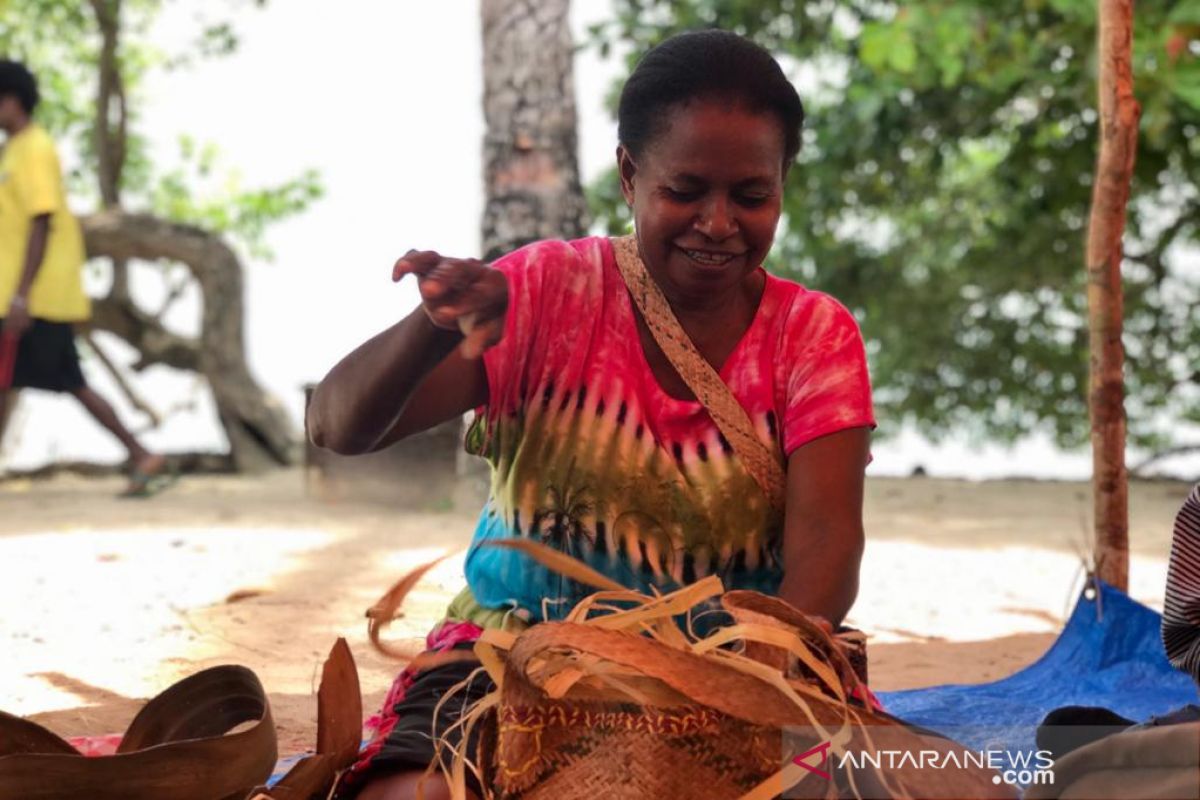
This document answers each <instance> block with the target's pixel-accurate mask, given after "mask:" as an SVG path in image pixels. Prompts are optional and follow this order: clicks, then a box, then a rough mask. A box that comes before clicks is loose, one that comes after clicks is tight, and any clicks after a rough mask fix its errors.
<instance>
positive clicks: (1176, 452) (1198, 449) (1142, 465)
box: [1131, 442, 1200, 475]
mask: <svg viewBox="0 0 1200 800" xmlns="http://www.w3.org/2000/svg"><path fill="white" fill-rule="evenodd" d="M1188 453H1200V442H1193V443H1192V444H1182V445H1179V446H1177V447H1168V448H1167V449H1166V450H1159V451H1158V452H1157V453H1151V454H1150V455H1149V456H1147V457H1146V458H1143V459H1142V460H1141V461H1139V462H1138V463H1137V464H1135V465H1134V466H1133V469H1132V470H1131V471H1132V472H1133V473H1134V474H1135V475H1137V474H1140V473H1141V472H1143V471H1144V470H1145V469H1146V467H1149V466H1150V465H1151V464H1156V463H1158V462H1159V461H1162V460H1164V459H1168V458H1172V457H1174V456H1182V455H1187V454H1188Z"/></svg>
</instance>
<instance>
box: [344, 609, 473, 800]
mask: <svg viewBox="0 0 1200 800" xmlns="http://www.w3.org/2000/svg"><path fill="white" fill-rule="evenodd" d="M482 633H483V628H481V627H479V626H478V625H476V624H474V623H472V622H453V621H450V620H446V621H444V622H442V623H440V624H439V625H437V626H436V627H434V629H433V630H431V631H430V632H429V635H428V636H426V637H425V647H426V649H428V650H431V651H434V652H439V651H442V650H448V649H450V648H451V647H454V646H455V645H457V644H463V643H466V642H473V641H475V640H476V639H478V638H479V637H480V635H481V634H482ZM416 677H417V673H416V672H414V671H413V670H412V669H411V668H407V667H406V668H405V669H404V670H403V671H402V672H401V673H400V674H399V675H397V676H396V680H395V681H393V682H392V688H391V689H389V690H388V693H387V697H385V698H384V700H383V706H382V707H381V708H380V710H379V713H377V714H373V715H372V716H370V717H368V718H367V721H366V722H365V723H364V724H363V729H364V730H365V731H367V732H368V733H369V734H370V737H371V740H370V741H369V742H367V744H366V745H365V746H364V747H363V749H362V752H361V753H359V758H358V761H357V762H355V764H354V766H353V767H351V768H350V772H349V774H348V775H346V776H345V781H346V782H347V783H348V784H353V783H354V777H355V775H356V774H361V773H362V772H364V771H365V770H366V769H367V767H368V766H369V765H370V763H371V760H372V759H373V758H374V757H375V756H376V755H378V753H379V751H380V749H381V748H382V747H383V743H384V741H385V740H386V739H387V737H388V734H389V733H391V732H392V729H393V728H395V727H396V722H397V720H398V719H399V717H397V716H396V712H395V711H394V710H393V709H395V707H396V704H397V703H399V702H400V701H401V700H403V699H404V694H405V692H407V691H408V687H410V686H412V684H413V681H415V680H416Z"/></svg>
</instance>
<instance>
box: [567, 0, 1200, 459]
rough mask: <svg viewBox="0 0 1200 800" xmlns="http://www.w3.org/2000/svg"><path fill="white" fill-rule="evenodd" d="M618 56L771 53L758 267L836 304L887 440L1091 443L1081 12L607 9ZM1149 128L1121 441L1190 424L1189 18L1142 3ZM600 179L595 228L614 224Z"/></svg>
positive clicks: (601, 29) (1129, 299) (1197, 35)
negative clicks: (773, 237) (773, 167)
mask: <svg viewBox="0 0 1200 800" xmlns="http://www.w3.org/2000/svg"><path fill="white" fill-rule="evenodd" d="M616 9H617V13H616V18H615V19H614V20H613V21H612V22H611V23H609V24H607V25H602V26H598V27H597V28H596V29H595V30H594V31H593V35H594V40H595V43H597V44H599V45H600V46H602V47H603V46H606V45H607V46H610V47H611V45H612V44H613V43H615V42H622V43H624V44H625V45H627V46H629V48H630V50H631V51H632V52H633V53H641V52H644V51H645V50H646V49H647V48H649V47H650V46H652V45H653V44H655V43H657V42H658V41H660V40H661V39H662V38H663V37H665V36H666V35H669V34H671V33H674V32H677V31H680V30H687V29H694V28H701V27H708V26H719V27H722V28H727V29H731V30H735V31H738V32H740V33H744V34H748V35H750V36H752V37H753V38H755V39H756V40H757V41H759V42H760V43H762V44H763V45H764V46H766V47H768V48H769V49H771V50H772V51H773V52H775V53H776V54H778V55H779V56H780V57H781V61H782V62H783V63H784V64H785V67H786V68H787V69H788V70H789V72H790V73H791V74H792V75H793V77H794V78H795V79H796V82H797V84H798V86H799V87H800V89H801V93H802V95H803V96H804V99H805V103H806V108H807V111H808V115H809V117H808V121H807V123H806V131H805V145H804V150H803V152H802V153H801V155H800V159H799V163H798V164H797V165H796V166H795V167H794V168H793V169H792V171H791V173H790V175H789V178H788V187H787V195H786V201H785V229H784V231H783V232H782V234H781V236H780V239H779V241H778V243H777V245H776V248H775V251H774V254H773V257H772V259H773V260H772V267H773V268H774V269H775V270H776V271H778V272H780V273H783V274H786V275H788V276H790V277H793V278H796V279H799V280H801V281H803V282H804V283H806V284H807V285H810V286H813V287H815V288H819V289H822V290H825V291H828V292H830V293H832V294H834V295H835V296H837V297H838V298H840V299H841V300H842V301H843V302H845V303H846V304H847V305H848V306H849V307H850V308H852V309H853V310H854V311H855V312H856V314H857V316H858V317H859V319H860V321H861V322H862V325H863V331H864V334H865V335H866V337H867V339H868V351H869V354H870V357H871V365H872V373H873V376H874V381H875V384H876V392H877V394H876V399H877V405H878V413H879V416H880V418H881V420H883V421H884V426H885V430H886V429H888V428H890V429H892V430H895V428H896V427H897V426H898V425H899V424H900V423H901V422H903V421H912V422H914V423H916V424H917V425H918V427H919V428H921V429H922V430H923V431H924V432H925V433H926V434H929V435H931V436H933V437H935V438H936V437H938V436H940V435H944V434H946V433H949V432H950V431H951V430H966V431H968V432H970V433H972V434H974V435H977V436H981V437H990V438H999V439H1005V440H1011V439H1015V438H1016V437H1019V436H1021V435H1024V434H1027V433H1030V432H1033V431H1038V430H1042V431H1048V432H1049V433H1051V434H1053V435H1054V436H1055V438H1056V439H1057V440H1058V441H1059V442H1060V443H1061V444H1064V445H1076V444H1079V443H1081V442H1083V441H1085V440H1086V438H1087V430H1088V417H1087V407H1086V386H1087V366H1088V364H1087V359H1088V349H1087V328H1086V315H1087V306H1086V297H1085V293H1084V289H1085V286H1084V266H1083V261H1084V255H1083V254H1084V238H1085V234H1086V225H1087V219H1088V211H1089V207H1090V195H1091V185H1092V172H1093V169H1094V165H1095V159H1096V151H1097V136H1098V123H1097V115H1096V110H1095V104H1096V84H1095V72H1096V68H1095V55H1094V53H1095V39H1096V32H1095V24H1096V4H1095V2H1094V0H1006V2H1003V3H997V2H995V0H954V1H953V2H951V0H911V1H910V2H906V3H902V4H894V3H887V2H877V1H876V0H838V1H836V2H835V0H820V1H816V2H805V1H804V0H616ZM1135 16H1136V21H1135V40H1134V61H1135V65H1134V69H1135V90H1136V93H1137V96H1138V99H1139V101H1140V102H1141V104H1142V108H1143V115H1142V119H1141V129H1140V137H1139V150H1138V155H1137V165H1136V174H1135V177H1134V185H1133V198H1134V202H1133V203H1132V204H1131V207H1130V213H1129V221H1128V227H1127V236H1126V250H1127V252H1126V256H1127V261H1126V265H1125V280H1126V336H1125V342H1126V347H1127V351H1128V364H1127V387H1128V389H1127V390H1128V395H1129V397H1128V400H1127V408H1128V411H1129V418H1130V433H1131V436H1132V438H1133V440H1134V441H1135V442H1137V443H1140V444H1143V445H1149V446H1156V445H1159V444H1162V443H1163V441H1164V439H1165V438H1168V437H1169V435H1170V432H1171V430H1172V429H1173V427H1175V426H1176V425H1177V424H1178V423H1180V422H1181V421H1190V422H1192V423H1196V422H1200V388H1198V386H1197V384H1198V382H1200V313H1197V311H1196V309H1197V308H1200V268H1198V267H1197V264H1196V263H1195V262H1196V260H1197V258H1196V252H1195V250H1192V251H1191V254H1190V258H1191V263H1190V264H1189V263H1187V258H1188V254H1187V253H1186V252H1184V246H1185V245H1186V244H1187V243H1189V242H1192V243H1194V242H1195V237H1196V235H1197V231H1198V230H1200V192H1197V190H1196V183H1197V181H1198V180H1200V161H1198V160H1200V135H1197V131H1198V129H1200V0H1141V1H1140V2H1138V3H1137V4H1136V11H1135ZM614 181H615V178H614V177H613V176H611V175H610V176H607V177H605V178H603V179H602V180H601V181H600V182H599V184H598V185H597V186H595V187H593V189H592V191H591V198H592V200H593V203H594V205H595V208H594V212H595V215H596V218H597V219H599V220H601V222H602V224H605V225H607V226H608V227H609V228H610V229H613V230H617V229H620V228H622V227H624V226H625V225H626V224H627V215H626V213H625V210H624V206H623V203H622V202H621V198H620V195H619V193H614V191H613V189H614V185H615V183H614Z"/></svg>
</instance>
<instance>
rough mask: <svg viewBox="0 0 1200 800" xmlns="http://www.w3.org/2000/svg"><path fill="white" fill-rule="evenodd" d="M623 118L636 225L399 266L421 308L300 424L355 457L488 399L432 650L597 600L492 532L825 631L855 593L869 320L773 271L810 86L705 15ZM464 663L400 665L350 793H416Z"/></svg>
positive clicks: (336, 372) (625, 107) (653, 584)
mask: <svg viewBox="0 0 1200 800" xmlns="http://www.w3.org/2000/svg"><path fill="white" fill-rule="evenodd" d="M618 117H619V138H620V146H619V147H618V148H617V164H618V167H619V170H620V177H621V186H622V191H623V193H624V196H625V199H626V201H627V202H628V204H629V205H630V207H631V209H632V213H633V218H634V222H635V226H636V234H635V236H634V237H628V238H626V239H616V240H610V239H607V238H599V237H595V238H587V239H581V240H578V241H574V242H538V243H534V244H531V245H529V246H527V247H524V248H522V249H520V250H518V251H516V252H514V253H511V254H509V255H507V256H505V257H503V258H501V259H499V260H498V261H496V262H495V263H493V264H491V265H485V264H483V263H481V262H479V261H476V260H472V259H460V258H449V257H446V256H442V255H440V254H438V253H433V252H410V253H409V254H407V255H405V256H404V257H403V258H401V259H400V260H399V261H398V262H397V263H396V265H395V269H394V272H393V278H394V279H396V280H399V279H400V278H402V277H404V276H406V275H409V274H411V275H415V276H416V277H417V279H418V282H419V285H420V292H421V298H422V304H421V307H420V308H419V309H417V310H416V311H414V312H413V313H412V314H411V315H409V316H408V317H407V318H405V319H404V320H402V321H401V322H399V323H398V324H396V325H395V326H393V327H392V328H389V329H388V330H386V331H384V332H383V333H380V334H379V335H377V336H376V337H374V338H373V339H371V340H369V341H368V342H366V343H365V344H363V345H361V346H360V347H359V348H358V349H356V350H355V351H354V352H352V353H351V354H350V355H348V356H347V357H346V358H345V359H343V360H342V361H341V363H339V364H338V365H337V366H336V367H334V369H333V370H332V371H331V372H330V373H329V375H328V376H327V377H326V378H325V380H324V381H323V382H322V384H321V385H320V387H319V388H318V390H317V391H316V393H315V394H314V396H313V401H312V404H311V406H310V410H309V414H308V419H307V426H308V432H309V436H310V437H311V438H312V440H313V442H314V443H316V444H317V445H320V446H323V447H328V448H331V449H333V450H336V451H338V452H341V453H362V452H368V451H371V450H377V449H379V448H382V447H386V446H388V445H389V444H391V443H393V442H396V441H398V440H400V439H402V438H404V437H405V436H408V435H410V434H413V433H416V432H418V431H421V430H425V429H427V428H430V427H432V426H434V425H437V424H439V423H441V422H444V421H446V420H451V419H454V418H456V417H459V416H460V415H462V414H463V413H465V412H466V411H468V410H470V409H478V410H479V413H478V414H477V420H476V423H475V425H474V427H473V429H472V431H471V433H470V434H469V436H468V447H469V448H471V449H472V451H473V452H476V453H478V454H479V455H481V456H483V457H484V458H486V459H487V460H488V461H489V463H490V464H491V466H492V470H493V480H492V489H491V494H490V497H489V499H488V502H487V505H486V507H485V508H484V510H483V512H482V514H481V516H480V519H479V524H478V528H477V529H476V532H475V538H474V541H473V544H472V547H471V549H470V551H469V553H468V556H467V559H466V575H467V581H468V588H467V589H466V590H465V591H464V592H463V594H461V595H460V596H459V597H458V598H457V599H456V600H455V602H454V603H453V604H452V606H451V608H450V610H449V614H448V618H447V620H446V621H445V622H443V623H442V624H441V625H439V626H438V628H437V629H436V630H435V631H434V632H433V633H431V634H430V636H429V647H430V648H431V649H440V648H443V647H448V646H455V645H458V646H464V644H465V643H469V642H470V641H471V640H473V639H474V638H475V637H477V636H478V634H479V632H480V631H481V630H482V629H483V628H485V627H489V626H499V625H505V624H521V621H532V622H539V621H542V620H543V619H555V618H558V617H560V616H561V615H563V614H565V613H566V612H567V611H569V610H570V608H571V607H572V606H573V605H574V603H575V602H576V601H577V600H578V599H580V598H581V597H582V596H584V595H585V594H587V591H586V590H585V589H584V588H583V587H579V586H575V585H573V584H572V583H571V582H570V581H567V580H565V579H563V578H561V577H560V576H559V575H557V574H555V573H552V572H551V571H549V570H547V569H545V568H543V567H541V566H539V565H537V564H536V563H534V562H533V561H532V560H531V559H529V558H528V557H527V556H525V555H524V554H522V553H519V552H516V551H513V550H510V549H504V548H493V547H480V546H479V544H480V542H482V541H485V540H489V539H497V538H508V537H526V538H531V539H534V540H536V541H539V542H542V543H546V544H549V545H551V546H553V547H555V548H557V549H560V550H563V551H564V552H567V553H569V554H571V555H573V556H575V557H577V558H579V559H581V560H583V561H585V562H587V563H588V564H589V565H591V566H592V567H594V568H596V569H598V570H600V571H601V572H603V573H605V574H607V575H609V576H611V577H613V578H615V579H616V580H618V581H620V582H621V583H623V584H625V585H627V586H629V587H631V588H633V589H636V590H639V591H643V592H650V591H651V590H652V588H656V589H658V590H660V591H669V590H671V589H672V588H677V587H678V586H680V585H683V584H686V583H690V582H692V581H694V580H696V579H698V578H701V577H704V576H706V575H710V574H714V573H715V574H717V575H719V576H720V577H721V580H722V582H723V583H724V585H725V586H726V587H727V588H731V589H732V588H740V589H754V590H758V591H761V592H765V593H768V594H775V595H778V596H780V597H782V598H783V599H784V600H787V601H788V602H789V603H791V604H793V605H794V606H796V607H798V608H800V609H801V610H803V611H805V612H808V613H810V614H813V615H817V616H820V617H822V618H824V619H825V620H828V622H829V623H830V624H831V625H833V626H836V625H838V624H839V623H840V622H841V620H842V619H843V617H844V616H845V615H846V613H847V611H848V610H849V608H850V606H851V605H852V604H853V602H854V598H855V595H856V593H857V589H858V570H859V562H860V557H861V553H862V547H863V529H862V490H863V473H864V469H865V467H866V464H867V461H868V440H869V431H870V429H871V428H872V426H873V425H874V420H873V417H872V410H871V398H870V386H869V383H868V378H867V368H866V362H865V356H864V350H863V344H862V339H861V336H860V334H859V331H858V327H857V325H856V324H855V321H854V318H853V317H852V316H851V315H850V313H849V312H847V311H846V310H845V309H844V308H843V307H842V306H841V305H840V304H838V303H837V302H836V301H835V300H833V299H832V298H830V297H828V296H826V295H823V294H820V293H818V292H813V291H809V290H806V289H805V288H803V287H801V286H800V285H798V284H796V283H792V282H790V281H786V280H782V279H779V278H776V277H774V276H771V275H768V274H767V273H766V272H765V271H764V270H763V268H762V263H763V260H764V259H765V258H766V256H767V252H768V251H769V250H770V247H771V244H772V241H773V238H774V234H775V230H776V227H777V225H778V223H779V219H780V212H781V206H782V199H783V198H782V193H783V186H784V178H785V176H786V174H787V171H788V169H789V167H790V166H791V164H792V162H793V161H794V159H795V157H796V155H797V153H798V151H799V149H800V128H801V124H802V122H803V108H802V106H801V102H800V99H799V97H798V96H797V94H796V91H795V89H794V88H793V87H792V86H791V84H790V83H789V82H788V80H787V79H786V77H785V76H784V74H783V72H782V70H781V69H780V68H779V66H778V64H777V63H776V62H775V61H774V60H773V59H772V58H771V56H770V55H769V54H768V53H767V52H766V51H764V50H762V49H761V48H759V47H758V46H757V45H754V44H752V43H750V42H749V41H748V40H745V39H742V38H740V37H738V36H735V35H733V34H729V33H723V32H717V31H706V32H701V33H692V34H684V35H681V36H677V37H674V38H672V39H669V40H667V41H666V42H664V43H663V44H661V45H660V46H658V47H656V48H655V49H653V50H651V51H650V52H649V53H647V54H646V55H645V56H644V57H643V58H642V60H641V62H640V63H639V64H638V66H637V68H636V69H635V71H634V72H633V74H632V75H631V76H630V78H629V80H628V82H627V83H626V85H625V87H624V90H623V92H622V95H621V100H620V107H619V113H618ZM639 281H642V282H644V283H643V284H639ZM645 284H652V286H650V285H645ZM639 287H640V288H639ZM631 289H633V290H634V291H632V292H631ZM656 290H660V291H661V294H658V295H657V296H658V298H659V300H660V305H657V306H656V305H655V304H654V302H653V300H654V295H656ZM647 298H648V299H647ZM662 298H665V303H661V300H662ZM647 304H648V305H647ZM643 306H644V307H643ZM668 307H669V312H670V313H673V316H674V317H675V318H676V319H677V320H678V325H679V326H681V327H682V331H683V332H684V333H685V334H686V338H687V339H688V340H690V342H691V343H692V344H693V345H694V348H695V350H696V351H698V354H699V356H700V357H702V359H703V361H704V362H706V364H707V365H708V366H706V367H705V369H706V370H707V369H708V367H711V369H712V370H714V371H716V373H718V374H719V376H720V379H721V380H722V381H723V382H724V383H725V384H727V385H728V387H729V389H730V390H731V391H732V395H733V397H734V398H736V401H737V405H738V406H740V407H741V408H743V409H745V415H746V416H748V418H749V422H750V425H751V426H752V427H751V428H750V430H751V431H752V436H756V437H757V438H758V439H759V440H760V441H761V445H762V446H765V447H766V448H768V449H769V452H770V454H771V457H772V458H774V459H777V460H778V463H779V464H785V465H786V479H785V480H781V481H780V482H779V485H778V486H777V487H776V493H777V496H776V497H774V498H773V497H771V496H769V495H770V494H771V493H772V489H771V487H770V486H769V485H764V484H766V483H768V482H766V481H764V479H763V477H762V475H761V474H758V472H756V471H755V469H754V468H753V467H752V466H748V465H747V463H746V461H747V456H746V455H745V448H744V447H741V448H739V447H735V446H734V445H735V444H736V443H731V441H730V440H729V438H730V437H728V436H726V435H725V434H724V433H723V432H722V429H721V428H720V427H718V425H717V423H715V422H714V419H713V414H711V413H710V411H709V409H707V408H706V407H705V405H704V404H703V403H701V402H700V401H699V400H698V399H697V397H696V395H695V394H694V392H693V389H692V388H689V384H690V385H691V386H695V385H697V384H696V380H697V378H696V376H694V375H692V376H684V375H681V374H680V370H679V369H676V367H675V366H673V362H674V363H679V356H678V355H675V356H674V357H673V356H672V355H670V354H668V352H667V351H666V350H665V349H664V346H663V345H662V344H660V340H661V339H662V336H663V332H664V331H668V334H667V335H668V337H669V331H670V330H671V324H670V323H669V321H667V320H666V317H668V316H670V313H668V310H667V308H668ZM675 330H677V329H675ZM685 371H691V369H690V367H689V368H687V369H685ZM689 377H690V380H688V378H689ZM469 672H470V668H469V667H465V666H464V665H448V666H443V667H437V668H434V669H430V670H427V671H425V672H422V673H420V674H410V672H405V673H404V674H402V675H401V676H400V678H399V679H398V680H397V684H396V686H395V687H393V691H392V692H391V693H390V694H389V698H388V700H387V702H386V703H385V708H384V712H383V718H384V722H383V725H382V726H381V728H380V732H379V736H378V738H377V740H376V741H375V742H373V743H372V745H370V746H369V747H368V748H367V751H366V752H365V753H364V759H363V761H362V762H361V763H360V764H359V765H358V766H357V767H356V768H355V770H354V771H353V772H352V773H351V775H350V776H348V777H349V780H348V781H347V787H348V788H347V791H348V793H350V794H353V793H354V792H357V793H358V794H357V796H358V797H361V798H367V799H368V800H370V799H371V798H405V797H412V796H414V791H415V786H416V784H417V781H418V780H419V778H420V775H421V773H422V772H423V771H424V768H425V766H426V765H427V764H428V763H429V761H430V760H431V758H432V756H433V750H432V743H431V742H430V741H429V736H428V732H429V730H430V726H431V716H430V715H431V714H432V713H433V707H434V704H435V703H436V698H437V697H438V696H439V695H440V693H441V692H443V691H445V690H446V689H447V688H449V687H450V686H453V685H454V684H455V683H457V682H459V681H460V680H462V678H463V677H464V676H465V675H466V674H467V673H469ZM443 788H444V787H441V786H433V787H431V786H429V785H428V784H427V786H426V796H427V797H431V798H435V797H438V796H439V794H440V792H441V791H442V789H443Z"/></svg>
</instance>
